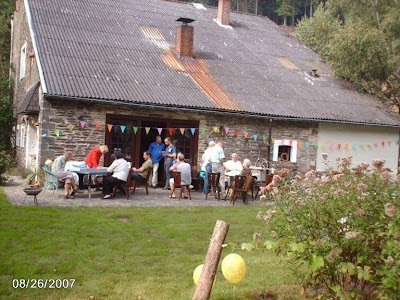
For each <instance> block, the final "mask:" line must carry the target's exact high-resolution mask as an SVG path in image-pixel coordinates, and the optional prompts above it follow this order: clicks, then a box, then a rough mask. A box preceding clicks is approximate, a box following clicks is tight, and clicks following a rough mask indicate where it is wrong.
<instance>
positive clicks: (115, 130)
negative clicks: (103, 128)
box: [114, 125, 119, 133]
mask: <svg viewBox="0 0 400 300" xmlns="http://www.w3.org/2000/svg"><path fill="white" fill-rule="evenodd" d="M118 126H119V125H114V132H115V133H117V131H118Z"/></svg>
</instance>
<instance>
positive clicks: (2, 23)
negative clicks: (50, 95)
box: [0, 0, 14, 154]
mask: <svg viewBox="0 0 400 300" xmlns="http://www.w3.org/2000/svg"><path fill="white" fill-rule="evenodd" d="M12 12H13V6H12V1H11V0H0V128H1V129H2V130H1V131H0V151H6V152H7V153H9V154H12V151H13V143H12V137H13V133H12V127H13V125H14V122H13V120H14V117H13V109H12V85H11V81H10V78H9V70H10V39H11V26H10V20H11V14H12Z"/></svg>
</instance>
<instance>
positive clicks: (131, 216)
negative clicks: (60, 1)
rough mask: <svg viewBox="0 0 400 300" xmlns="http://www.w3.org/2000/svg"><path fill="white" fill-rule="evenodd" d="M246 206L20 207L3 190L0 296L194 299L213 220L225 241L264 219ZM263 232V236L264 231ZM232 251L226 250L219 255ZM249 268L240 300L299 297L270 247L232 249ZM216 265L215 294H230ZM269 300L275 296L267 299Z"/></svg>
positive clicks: (255, 228)
mask: <svg viewBox="0 0 400 300" xmlns="http://www.w3.org/2000/svg"><path fill="white" fill-rule="evenodd" d="M259 209H260V208H259V207H254V206H247V207H190V208H189V207H188V208H172V207H154V208H152V207H146V208H144V207H143V208H142V207H129V208H126V207H120V208H119V207H118V208H101V207H76V208H60V207H33V206H30V207H21V206H18V207H16V206H11V205H10V204H9V203H8V201H7V200H6V197H5V195H4V193H3V191H2V190H1V189H0V230H1V235H0V250H1V251H0V298H1V299H89V296H91V295H93V296H94V299H96V300H97V299H137V296H138V295H139V294H140V295H142V297H143V299H145V300H147V299H160V300H169V299H174V300H175V299H191V297H192V295H193V292H194V289H195V287H194V283H193V279H192V273H193V270H194V269H195V267H196V266H197V265H199V264H201V263H203V260H204V257H205V254H206V252H207V248H208V243H209V240H210V237H211V234H212V231H213V228H214V225H215V222H216V220H218V219H220V220H224V221H226V222H228V223H229V224H230V229H229V232H228V236H227V238H226V240H225V242H227V243H228V242H248V241H250V240H251V239H252V235H253V233H254V232H260V231H261V226H262V224H261V223H260V221H258V220H256V218H255V216H256V214H257V212H258V210H259ZM264 234H265V233H264ZM231 251H232V248H230V249H224V251H223V253H222V257H221V259H222V258H223V257H225V256H226V255H227V254H228V253H230V252H231ZM235 252H236V253H238V254H240V255H241V256H242V257H243V258H244V259H245V261H246V264H247V273H246V276H245V278H244V279H243V280H242V281H241V282H240V283H239V284H238V285H237V287H236V290H235V299H263V298H262V297H260V296H259V295H260V294H261V293H262V292H265V291H268V292H270V293H272V294H275V295H277V296H278V297H279V299H298V298H299V296H298V295H299V292H298V291H299V287H298V286H297V285H296V284H295V279H294V277H293V276H292V275H290V272H289V270H288V268H287V266H285V265H284V264H283V263H282V262H279V260H278V259H277V258H276V257H275V256H274V255H273V254H271V253H269V252H266V251H252V252H247V251H242V250H239V249H238V250H235ZM22 278H24V279H75V280H76V281H75V284H74V286H73V288H68V289H49V288H47V289H39V288H36V289H33V288H27V289H21V288H19V289H14V288H13V286H12V283H13V279H22ZM232 294H233V286H232V285H231V284H229V283H228V282H227V281H226V280H225V279H224V278H223V275H222V273H221V270H220V268H219V270H218V273H217V281H216V283H215V285H214V288H213V291H212V294H211V299H232V296H233V295H232ZM268 299H270V298H268Z"/></svg>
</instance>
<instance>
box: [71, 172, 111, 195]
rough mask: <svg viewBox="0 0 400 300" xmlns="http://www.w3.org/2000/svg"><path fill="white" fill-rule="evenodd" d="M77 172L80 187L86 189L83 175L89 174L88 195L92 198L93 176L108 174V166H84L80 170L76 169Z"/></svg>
mask: <svg viewBox="0 0 400 300" xmlns="http://www.w3.org/2000/svg"><path fill="white" fill-rule="evenodd" d="M74 172H75V173H76V174H78V176H79V188H80V189H82V190H83V189H84V188H85V186H84V185H83V176H85V175H87V176H88V185H87V189H88V195H89V199H91V198H92V193H91V191H92V187H91V184H92V176H94V175H96V176H104V175H107V168H105V167H104V168H82V169H79V171H74Z"/></svg>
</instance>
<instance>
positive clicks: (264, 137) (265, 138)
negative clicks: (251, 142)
mask: <svg viewBox="0 0 400 300" xmlns="http://www.w3.org/2000/svg"><path fill="white" fill-rule="evenodd" d="M262 140H263V142H264V143H265V142H266V141H267V137H266V136H265V135H263V137H262Z"/></svg>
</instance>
